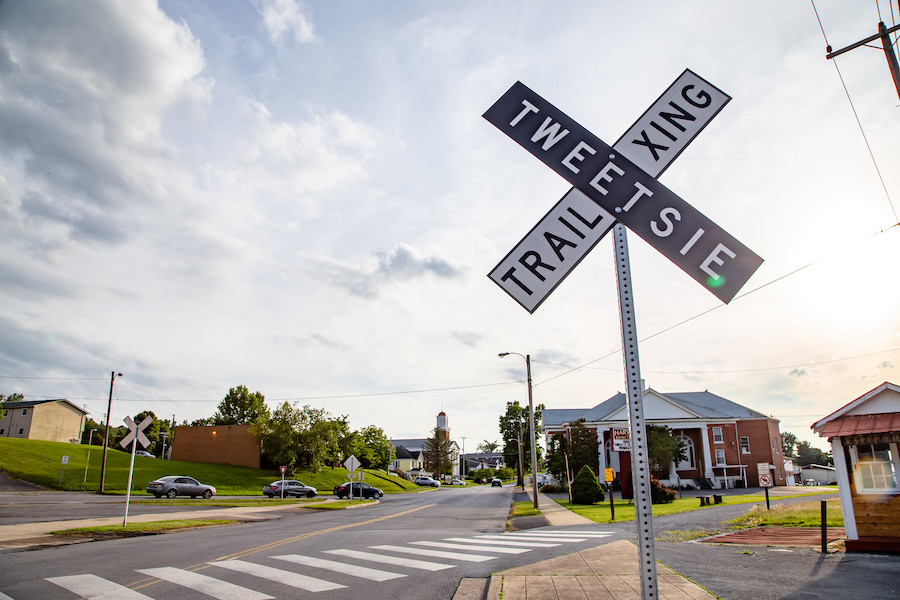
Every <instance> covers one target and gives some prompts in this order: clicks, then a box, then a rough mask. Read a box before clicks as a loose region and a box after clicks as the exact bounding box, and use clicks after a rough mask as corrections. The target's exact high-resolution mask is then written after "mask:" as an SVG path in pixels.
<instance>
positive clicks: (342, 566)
mask: <svg viewBox="0 0 900 600" xmlns="http://www.w3.org/2000/svg"><path fill="white" fill-rule="evenodd" d="M271 558H277V559H278V560H286V561H288V562H292V563H297V564H298V565H305V566H307V567H316V568H319V569H327V570H329V571H336V572H338V573H342V574H344V575H352V576H354V577H361V578H362V579H369V580H371V581H388V580H389V579H397V578H398V577H406V575H403V574H402V573H391V572H390V571H382V570H381V569H370V568H369V567H360V566H359V565H350V564H347V563H342V562H337V561H335V560H325V559H324V558H314V557H312V556H303V555H300V554H283V555H281V556H272V557H271Z"/></svg>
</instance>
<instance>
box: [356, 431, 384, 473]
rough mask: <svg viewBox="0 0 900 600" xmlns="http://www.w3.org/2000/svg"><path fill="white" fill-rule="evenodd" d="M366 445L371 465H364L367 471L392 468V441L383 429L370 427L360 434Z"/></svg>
mask: <svg viewBox="0 0 900 600" xmlns="http://www.w3.org/2000/svg"><path fill="white" fill-rule="evenodd" d="M358 433H359V435H360V436H361V437H362V440H363V442H364V443H365V446H366V450H367V459H368V463H369V464H365V463H362V461H360V463H362V465H363V467H365V468H367V469H384V470H387V468H388V467H390V466H391V460H392V459H391V440H390V439H389V438H388V436H387V435H385V433H384V430H383V429H382V428H381V427H376V426H375V425H369V426H368V427H364V428H363V429H361V430H360V431H359V432H358Z"/></svg>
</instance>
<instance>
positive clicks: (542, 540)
mask: <svg viewBox="0 0 900 600" xmlns="http://www.w3.org/2000/svg"><path fill="white" fill-rule="evenodd" d="M477 537H480V538H483V539H486V540H506V541H507V542H509V541H511V540H521V541H522V543H521V544H520V543H519V542H518V541H516V542H513V543H515V544H517V545H521V546H527V545H529V544H527V543H526V542H529V543H534V544H543V543H546V542H556V543H555V544H554V546H559V544H561V543H562V542H569V541H571V540H563V539H560V538H556V539H549V538H524V537H519V536H516V537H510V536H508V535H502V534H501V535H493V534H484V535H479V536H477Z"/></svg>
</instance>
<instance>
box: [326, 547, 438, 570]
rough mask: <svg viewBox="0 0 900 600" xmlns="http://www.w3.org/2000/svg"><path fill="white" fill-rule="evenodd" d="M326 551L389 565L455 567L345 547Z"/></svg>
mask: <svg viewBox="0 0 900 600" xmlns="http://www.w3.org/2000/svg"><path fill="white" fill-rule="evenodd" d="M325 552H327V553H329V554H337V555H338V556H346V557H349V558H358V559H360V560H370V561H372V562H380V563H385V564H388V565H397V566H400V567H409V568H411V569H421V570H423V571H441V570H443V569H452V568H453V565H445V564H442V563H435V562H429V561H427V560H414V559H412V558H400V557H399V556H385V555H383V554H375V553H374V552H362V551H360V550H347V549H345V548H342V549H339V550H325Z"/></svg>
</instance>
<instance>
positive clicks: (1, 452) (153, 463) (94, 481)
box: [0, 438, 421, 498]
mask: <svg viewBox="0 0 900 600" xmlns="http://www.w3.org/2000/svg"><path fill="white" fill-rule="evenodd" d="M63 456H68V457H69V458H68V464H66V465H65V469H63V465H62V458H63ZM102 459H103V448H102V447H101V446H86V445H83V444H67V443H62V442H44V441H40V440H25V439H19V438H0V470H2V471H5V472H6V473H9V474H10V475H11V476H12V477H15V478H17V479H22V480H24V481H31V482H33V483H37V484H38V485H42V486H44V487H48V488H51V489H58V490H73V491H94V492H95V491H98V490H99V489H100V464H101V461H102ZM130 460H131V455H130V454H129V453H127V452H121V451H119V450H114V449H113V448H112V447H110V448H109V451H108V454H107V461H106V486H105V489H106V491H107V492H109V493H112V494H124V493H125V488H126V486H127V483H128V464H129V462H130ZM164 475H188V476H190V477H194V478H195V479H197V480H199V481H201V482H202V483H206V484H209V485H212V486H214V487H215V488H216V492H217V494H218V495H220V496H259V497H260V498H262V489H263V486H264V485H266V484H268V483H271V482H273V481H275V480H277V479H281V474H280V473H279V472H278V471H276V470H262V469H251V468H249V467H235V466H231V465H214V464H207V463H196V462H188V461H178V460H161V459H158V458H144V457H140V456H136V457H135V458H134V477H133V479H132V483H131V490H132V493H137V494H138V496H140V495H142V494H144V493H145V492H144V490H145V488H146V487H147V483H148V482H150V481H153V480H154V479H157V478H159V477H162V476H164ZM60 476H62V477H61V478H60ZM290 478H291V479H299V480H300V481H302V482H303V483H305V484H307V485H311V486H313V487H315V488H316V489H318V490H319V492H320V493H321V494H323V495H330V494H331V491H332V489H333V488H334V486H336V485H337V484H339V483H342V482H344V481H347V471H346V470H345V469H343V468H337V469H334V468H330V467H329V468H325V469H322V470H321V471H319V472H318V473H313V472H312V471H302V470H298V471H297V472H296V473H294V474H293V475H291V476H290ZM60 479H61V482H60ZM365 481H366V482H367V483H368V484H370V485H373V486H375V487H377V488H380V489H382V490H384V492H385V493H387V494H391V493H397V492H406V491H417V490H420V489H421V488H420V487H419V486H417V485H416V484H414V483H412V482H409V481H406V480H403V479H400V478H399V477H395V476H393V475H387V474H385V473H383V472H376V471H366V474H365Z"/></svg>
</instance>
